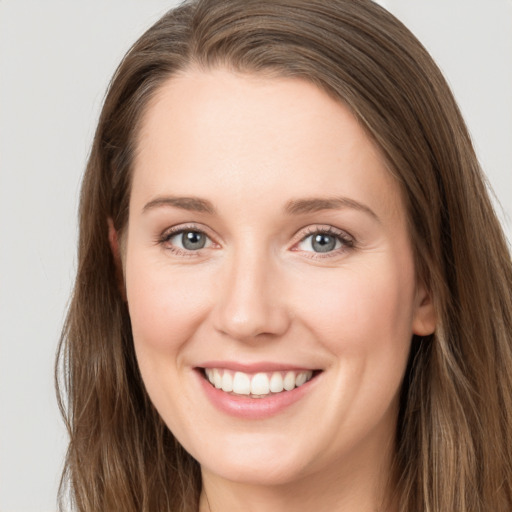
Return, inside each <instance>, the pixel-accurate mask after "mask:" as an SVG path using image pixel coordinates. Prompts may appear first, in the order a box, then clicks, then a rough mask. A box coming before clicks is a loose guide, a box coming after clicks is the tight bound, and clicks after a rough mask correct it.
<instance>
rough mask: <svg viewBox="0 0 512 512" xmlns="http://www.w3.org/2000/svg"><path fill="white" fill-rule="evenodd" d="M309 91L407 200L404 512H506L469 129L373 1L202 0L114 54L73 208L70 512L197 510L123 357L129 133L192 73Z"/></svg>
mask: <svg viewBox="0 0 512 512" xmlns="http://www.w3.org/2000/svg"><path fill="white" fill-rule="evenodd" d="M192 65H194V66H199V67H200V68H202V69H205V70H207V69H209V68H212V67H219V66H222V67H228V68H229V69H233V70H236V71H239V72H247V73H263V74H265V75H266V76H270V77H272V76H287V77H298V78H302V79H305V80H309V81H310V82H313V83H314V84H316V85H317V86H318V87H320V88H322V89H323V90H324V91H326V93H328V94H329V95H331V96H332V97H334V98H336V99H337V100H338V101H342V102H344V103H345V104H346V105H348V106H349V108H350V109H351V110H352V112H353V113H354V115H355V116H356V117H357V118H358V119H359V121H360V122H361V124H362V126H363V127H364V128H365V129H366V131H367V133H368V135H369V136H370V137H371V138H372V139H373V140H374V141H375V142H376V143H377V144H378V146H379V147H380V150H381V152H382V154H383V155H384V157H385V159H386V161H387V164H388V168H389V170H390V172H391V173H392V174H393V175H394V176H395V178H396V180H397V182H398V183H399V185H400V187H401V190H402V193H403V197H404V200H405V203H406V207H407V211H408V219H409V230H410V236H411V239H412V242H413V247H414V252H415V259H416V267H417V273H418V278H419V279H421V280H422V281H423V282H424V283H426V285H427V286H428V288H429V290H430V291H431V295H432V298H433V300H434V304H435V308H436V313H437V329H436V332H435V333H434V334H433V335H432V336H428V337H424V338H417V337H415V338H414V339H413V340H412V349H411V355H410V360H409V365H408V369H407V373H406V377H405V380H404V383H403V386H402V393H401V407H400V413H399V418H398V428H397V438H396V460H395V466H396V471H397V475H398V482H399V485H398V491H397V492H398V496H399V502H400V510H401V511H402V512H406V511H407V512H409V511H415V512H420V511H423V512H447V511H457V512H484V511H485V512H487V511H489V510H492V511H493V512H510V510H512V265H511V259H510V253H509V250H508V248H507V244H506V241H505V239H504V236H503V233H502V231H501V228H500V225H499V222H498V221H497V219H496V216H495V213H494V211H493V208H492V206H491V203H490V201H489V197H488V193H487V190H486V185H485V179H484V177H483V175H482V172H481V170H480V168H479V164H478V161H477V158H476V156H475V153H474V150H473V147H472V144H471V140H470V137H469V135H468V131H467V129H466V126H465V124H464V121H463V119H462V117H461V115H460V112H459V110H458V108H457V105H456V103H455V101H454V99H453V97H452V94H451V92H450V90H449V87H448V86H447V84H446V82H445V80H444V79H443V77H442V75H441V73H440V71H439V70H438V68H437V66H436V65H435V64H434V62H433V61H432V59H431V58H430V56H429V55H428V54H427V52H426V51H425V50H424V48H423V47H422V46H421V44H420V43H419V42H418V41H417V40H416V38H415V37H414V36H413V35H412V34H411V33H410V32H409V31H408V30H407V29H406V28H405V27H404V26H403V25H402V24H401V23H400V22H399V21H398V20H396V19H395V18H394V17H393V16H391V15H390V14H389V13H387V12H386V11H385V10H384V9H382V8H381V7H379V6H378V5H376V4H374V3H373V2H371V1H370V0H199V1H190V2H186V3H185V4H183V5H182V6H180V7H178V8H176V9H174V10H172V11H170V12H169V13H168V14H166V15H165V16H164V17H163V18H162V19H161V20H160V21H158V22H157V23H156V24H155V25H154V26H153V27H151V28H150V29H149V30H148V31H147V32H146V33H145V34H144V35H143V36H142V37H141V38H140V39H139V40H138V41H137V42H136V43H135V45H134V46H133V47H132V48H131V50H130V51H129V52H128V53H127V55H126V56H125V58H124V59H123V61H122V62H121V64H120V66H119V68H118V69H117V71H116V73H115V75H114V77H113V79H112V82H111V84H110V87H109V91H108V94H107V96H106V99H105V103H104V106H103V110H102V113H101V117H100V119H99V123H98V128H97V131H96V135H95V138H94V142H93V146H92V151H91V154H90V158H89V162H88V166H87V170H86V173H85V176H84V181H83V185H82V193H81V199H80V238H79V248H78V271H77V277H76V284H75V288H74V293H73V297H72V301H71V304H70V308H69V313H68V317H67V320H66V324H65V326H64V330H63V334H62V340H61V344H60V347H59V356H58V360H57V373H56V375H57V381H58V383H60V389H61V391H60V392H59V401H60V405H61V409H62V411H63V415H64V418H65V421H66V424H67V427H68V431H69V435H70V444H69V449H68V453H67V457H66V462H65V469H64V472H63V478H62V484H61V498H62V499H64V496H65V495H66V488H67V487H68V488H69V489H68V490H69V491H70V492H69V495H70V496H71V500H72V503H73V506H74V508H75V509H76V510H80V511H83V512H85V511H87V512H93V511H94V512H97V511H99V510H123V511H124V512H132V511H133V512H135V511H146V512H154V511H156V510H158V511H162V512H163V511H173V512H177V511H183V512H184V511H195V510H197V508H198V499H199V493H200V489H201V477H200V471H199V466H198V464H197V462H196V461H195V460H193V459H192V458H191V457H190V456H189V455H188V454H187V453H186V452H185V451H184V450H183V448H182V447H181V446H180V445H179V443H178V442H177V441H176V440H175V439H174V437H173V435H172V433H171V432H170V431H169V430H168V429H167V428H166V426H165V425H164V424H163V422H162V420H161V419H160V417H159V415H158V414H157V413H156V411H155V409H154V408H153V406H152V404H151V402H150V400H149V398H148V396H147V394H146V391H145V389H144V385H143V383H142V380H141V377H140V374H139V371H138V368H137V363H136V359H135V355H134V349H133V342H132V336H131V330H130V318H129V315H128V312H127V307H126V304H125V302H124V299H123V296H122V293H121V292H120V290H119V286H118V279H117V278H116V266H115V263H114V261H113V257H112V253H111V250H110V247H109V240H108V227H107V219H109V218H111V219H113V223H114V226H115V227H116V229H117V231H118V232H120V233H122V232H123V230H124V229H125V227H126V224H127V220H128V200H129V195H130V175H131V170H132V169H131V167H132V160H133V154H134V150H135V147H136V144H137V134H138V126H139V123H140V120H141V117H142V114H143V113H144V111H145V108H146V106H147V104H148V101H149V100H150V99H151V98H152V97H153V95H154V94H155V91H157V90H158V88H159V87H160V86H161V85H162V84H163V82H164V81H166V80H168V79H169V78H170V77H172V76H173V75H174V74H176V73H177V72H179V71H183V70H185V69H187V68H189V67H190V66H192Z"/></svg>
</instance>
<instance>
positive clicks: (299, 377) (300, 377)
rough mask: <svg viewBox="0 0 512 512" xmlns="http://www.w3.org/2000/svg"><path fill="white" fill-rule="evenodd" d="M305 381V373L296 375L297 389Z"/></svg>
mask: <svg viewBox="0 0 512 512" xmlns="http://www.w3.org/2000/svg"><path fill="white" fill-rule="evenodd" d="M306 380H307V375H306V372H300V373H299V374H298V375H297V378H296V379H295V385H296V386H297V387H299V386H302V384H305V382H306Z"/></svg>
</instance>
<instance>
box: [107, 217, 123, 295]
mask: <svg viewBox="0 0 512 512" xmlns="http://www.w3.org/2000/svg"><path fill="white" fill-rule="evenodd" d="M107 223H108V242H109V244H110V250H111V251H112V256H113V258H114V265H115V267H116V281H117V287H118V288H119V293H120V294H121V297H122V298H123V300H124V301H125V302H126V288H125V286H124V274H123V262H122V260H121V250H120V248H119V237H118V234H117V231H116V228H115V227H114V221H113V220H112V219H111V218H110V217H109V218H108V219H107Z"/></svg>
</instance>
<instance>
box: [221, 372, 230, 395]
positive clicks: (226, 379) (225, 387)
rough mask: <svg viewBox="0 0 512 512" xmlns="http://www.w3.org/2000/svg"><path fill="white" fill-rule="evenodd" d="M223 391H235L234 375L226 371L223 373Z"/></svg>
mask: <svg viewBox="0 0 512 512" xmlns="http://www.w3.org/2000/svg"><path fill="white" fill-rule="evenodd" d="M222 391H226V392H227V393H229V392H230V391H233V376H232V375H231V373H229V372H224V374H223V375H222Z"/></svg>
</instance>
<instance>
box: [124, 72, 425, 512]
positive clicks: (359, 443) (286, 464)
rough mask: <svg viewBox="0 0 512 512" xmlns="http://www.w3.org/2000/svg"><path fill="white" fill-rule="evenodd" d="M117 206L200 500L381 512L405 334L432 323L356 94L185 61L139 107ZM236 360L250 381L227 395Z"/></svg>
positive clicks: (159, 394) (230, 507) (162, 381)
mask: <svg viewBox="0 0 512 512" xmlns="http://www.w3.org/2000/svg"><path fill="white" fill-rule="evenodd" d="M129 208H130V210H129V212H130V213H129V222H128V227H127V231H126V237H125V239H124V244H123V246H124V250H123V255H122V259H123V268H124V279H125V287H126V299H127V301H128V306H129V311H130V317H131V321H132V327H133V338H134V345H135V350H136V354H137V359H138V363H139V366H140V370H141V374H142V377H143V380H144V383H145V386H146V389H147V391H148V393H149V395H150V397H151V400H152V401H153V403H154V405H155V406H156V408H157V410H158V411H159V413H160V415H161V416H162V418H163V419H164V421H165V422H166V424H167V425H168V427H169V428H170V429H171V431H172V432H173V434H174V435H175V436H176V438H177V439H178V440H179V441H180V442H181V443H182V445H183V446H184V447H185V449H186V450H187V451H188V452H189V453H190V454H191V455H192V456H193V457H195V458H196V459H197V460H198V461H199V463H200V465H201V471H202V476H203V493H202V495H201V502H200V510H201V512H203V511H204V512H206V511H208V510H210V509H211V511H212V512H230V511H238V510H245V511H249V512H263V511H265V512H284V511H289V510H294V511H295V512H297V511H298V512H301V511H310V510H315V511H317V512H327V511H329V512H333V511H334V512H335V511H340V512H341V511H344V512H348V511H354V512H355V511H357V512H375V511H377V510H380V511H383V510H384V509H385V508H384V506H383V505H382V503H383V502H384V501H385V500H386V499H388V498H389V493H390V490H391V487H392V481H391V480H392V479H391V478H390V474H391V470H390V465H391V459H392V454H393V439H394V432H395V430H396V421H397V412H398V393H399V388H400V384H401V380H402V378H403V374H404V371H405V366H406V362H407V357H408V353H409V349H410V343H411V338H412V335H413V334H414V333H416V334H420V335H425V334H428V333H430V332H432V330H433V329H434V322H435V321H434V313H433V308H432V305H431V302H430V300H429V297H428V294H427V293H426V291H425V289H424V287H423V286H421V284H419V283H417V281H416V279H415V269H414V264H413V256H412V249H411V245H410V240H409V237H408V234H407V228H406V217H405V211H404V207H403V203H402V200H401V197H400V194H399V189H398V186H397V184H396V183H395V182H394V180H393V178H392V177H391V175H390V173H389V172H388V171H387V170H386V168H385V163H384V160H383V159H382V157H381V155H380V154H379V152H378V150H377V149H376V147H375V146H374V144H373V143H372V142H371V141H370V139H369V138H368V137H367V136H366V134H365V132H364V131H363V130H362V128H361V126H360V125H359V124H358V122H357V121H356V119H355V118H354V117H353V116H352V115H351V113H350V112H349V110H348V109H347V108H346V107H345V106H344V105H342V104H341V103H339V102H335V101H334V100H333V99H331V98H330V97H328V96H327V95H326V94H325V93H324V92H322V91H320V90H319V89H317V88H316V87H315V86H313V85H311V84H309V83H307V82H305V81H301V80H298V79H284V78H265V77H261V76H260V77H258V76H252V75H241V74H235V73H232V72H229V71H226V70H222V69H219V70H211V71H208V72H205V71H199V70H189V71H187V72H186V73H182V74H180V75H179V76H177V77H174V78H172V79H170V80H169V81H168V82H167V83H166V84H164V85H163V86H162V87H161V89H160V90H159V92H158V94H157V95H156V97H155V98H153V100H152V102H151V103H150V105H149V107H148V109H147V111H146V113H145V116H144V118H143V122H142V127H141V131H140V134H139V139H138V148H137V152H136V158H135V162H134V175H133V185H132V192H131V198H130V207H129ZM237 372H238V373H239V374H240V375H241V376H240V375H239V376H238V377H235V380H236V378H240V379H241V380H240V381H237V382H238V383H240V382H242V381H243V382H249V383H250V384H249V387H250V386H251V385H252V386H256V384H255V382H256V380H258V379H259V381H262V382H263V384H262V386H263V388H260V387H252V388H250V390H249V391H247V390H245V391H243V390H242V388H243V385H242V388H239V387H236V389H235V391H236V392H233V391H230V387H229V386H230V385H229V384H226V382H227V381H230V379H231V377H233V376H235V374H236V373H237ZM207 373H208V374H209V375H210V376H211V380H212V381H214V383H213V384H211V383H210V382H209V380H208V378H207V375H206V374H207ZM301 373H302V374H303V376H302V377H300V376H299V374H301ZM224 374H226V375H228V377H225V379H227V381H226V380H223V381H222V386H227V388H226V390H223V389H222V388H220V386H221V384H218V385H217V387H215V379H216V378H217V379H221V380H222V378H224V377H223V375H224ZM255 374H259V377H258V378H257V379H254V376H255ZM274 374H278V375H277V377H276V378H277V380H278V381H279V379H281V381H282V382H284V381H283V378H284V380H286V376H287V374H289V375H291V378H292V381H293V382H294V383H295V385H297V386H298V387H296V388H295V389H293V390H292V389H291V388H292V387H293V385H294V384H292V386H291V387H290V389H289V390H286V389H285V390H283V391H280V392H278V391H275V392H269V388H268V386H269V382H270V380H271V379H272V376H273V375H274ZM289 375H288V377H289ZM293 379H295V380H293ZM297 379H298V380H297ZM301 379H302V380H301ZM305 379H306V382H303V381H304V380H305ZM259 381H258V382H259ZM282 385H283V384H281V388H282ZM233 386H235V384H233ZM237 386H238V384H237ZM265 386H266V388H265ZM277 386H278V387H279V383H278V384H277ZM219 388H220V389H219ZM255 390H257V392H255ZM246 393H249V394H246ZM283 397H284V398H283ZM392 509H393V508H392V507H391V508H386V510H392Z"/></svg>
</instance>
